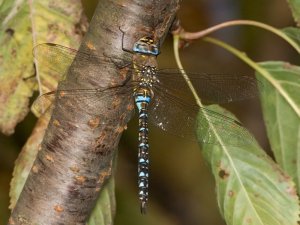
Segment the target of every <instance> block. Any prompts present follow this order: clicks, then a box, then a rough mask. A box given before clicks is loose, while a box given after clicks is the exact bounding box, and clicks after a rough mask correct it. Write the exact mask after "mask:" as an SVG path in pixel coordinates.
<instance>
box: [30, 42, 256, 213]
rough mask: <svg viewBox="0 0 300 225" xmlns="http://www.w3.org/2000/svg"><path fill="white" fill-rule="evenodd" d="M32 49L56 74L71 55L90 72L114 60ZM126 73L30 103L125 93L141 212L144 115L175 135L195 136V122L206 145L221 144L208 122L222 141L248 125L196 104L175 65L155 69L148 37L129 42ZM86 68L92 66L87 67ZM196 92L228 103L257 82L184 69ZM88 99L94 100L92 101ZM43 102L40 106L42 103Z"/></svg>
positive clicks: (240, 141) (145, 176)
mask: <svg viewBox="0 0 300 225" xmlns="http://www.w3.org/2000/svg"><path fill="white" fill-rule="evenodd" d="M34 52H38V53H39V54H38V55H42V56H43V58H39V57H36V59H37V61H38V62H40V64H41V65H45V66H47V67H49V68H50V69H52V70H55V71H56V72H57V73H62V74H64V73H66V72H67V69H66V67H68V66H69V65H70V64H71V63H72V61H73V59H74V57H76V58H77V60H79V61H80V62H81V64H88V63H90V64H95V66H94V67H92V68H93V70H95V71H92V72H97V73H99V74H101V68H102V67H103V66H107V65H115V62H111V58H107V57H105V56H99V55H96V54H90V53H87V52H83V51H76V50H74V49H71V48H67V47H64V46H61V45H57V44H51V43H44V44H40V45H38V46H36V47H35V49H34ZM131 52H132V64H131V66H130V69H131V75H130V79H129V80H128V82H126V84H124V85H122V86H111V87H109V88H88V89H72V88H71V89H60V88H58V89H57V90H56V91H52V92H48V93H45V94H43V95H41V96H40V97H39V98H38V99H37V100H36V101H35V102H34V104H33V108H34V110H35V111H43V112H44V111H45V110H44V109H45V108H47V107H49V105H50V104H51V102H52V101H53V100H54V99H55V96H66V95H68V96H70V97H74V98H88V97H89V96H97V97H99V99H100V98H102V99H103V98H104V99H105V98H107V97H109V96H110V93H111V90H114V89H115V90H122V91H119V93H120V94H121V95H124V96H130V98H131V100H132V102H133V103H134V104H135V106H136V108H137V111H138V118H139V131H138V138H139V139H138V141H139V144H138V189H139V190H138V196H139V200H140V208H141V212H142V213H146V205H147V202H148V187H149V142H148V134H149V129H148V120H149V121H150V123H151V124H153V125H155V126H157V127H159V128H161V129H162V130H164V131H167V132H170V133H173V134H175V135H178V136H180V137H184V138H188V139H193V140H196V136H195V133H196V132H195V126H196V125H197V124H199V125H200V126H205V127H202V129H206V130H207V135H204V137H200V139H199V137H198V138H197V141H198V142H201V143H205V144H220V143H219V142H218V140H216V138H214V136H213V135H210V132H211V130H210V129H209V125H207V123H203V124H202V122H204V121H207V117H209V121H210V124H212V125H213V126H214V129H215V130H217V131H218V132H220V133H222V134H224V135H226V137H228V138H227V139H228V141H227V142H226V145H248V144H251V143H252V142H253V140H249V136H248V135H246V134H247V130H246V129H245V128H243V127H242V125H241V124H240V123H239V122H238V121H236V120H234V119H232V118H229V117H227V116H225V115H222V114H219V113H217V112H215V111H212V110H209V109H207V108H206V107H200V106H199V105H197V104H196V103H195V100H194V96H193V95H192V93H191V91H190V89H189V87H188V85H187V83H186V82H185V80H184V78H183V77H182V74H181V72H182V71H180V70H178V69H158V64H157V56H158V55H159V53H160V52H159V48H158V45H157V44H155V43H154V40H153V38H152V37H148V36H145V37H142V38H140V39H139V40H137V41H136V42H135V43H134V46H133V48H132V51H131ZM89 72H91V71H89ZM187 74H188V76H189V79H190V80H191V82H192V84H193V86H194V88H195V90H196V91H197V94H198V96H200V98H201V100H202V101H203V102H205V103H210V104H212V103H229V102H232V101H239V100H244V99H248V98H252V97H256V96H257V95H258V87H259V85H260V84H259V82H258V81H257V80H256V79H255V78H254V77H249V76H243V75H232V74H227V75H226V74H205V73H187ZM91 104H93V103H91ZM42 105H43V106H44V109H43V110H42V109H41V108H42V107H41V106H42Z"/></svg>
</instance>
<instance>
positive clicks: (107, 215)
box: [87, 176, 116, 225]
mask: <svg viewBox="0 0 300 225" xmlns="http://www.w3.org/2000/svg"><path fill="white" fill-rule="evenodd" d="M115 209H116V203H115V182H114V177H113V176H112V177H111V178H110V179H109V181H108V182H107V183H106V184H105V186H104V188H103V190H101V192H100V195H99V197H98V200H97V203H96V205H95V207H94V209H93V212H92V214H91V216H90V218H89V221H88V223H87V224H88V225H99V224H113V220H114V215H115Z"/></svg>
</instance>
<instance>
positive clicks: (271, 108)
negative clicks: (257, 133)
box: [257, 62, 300, 193]
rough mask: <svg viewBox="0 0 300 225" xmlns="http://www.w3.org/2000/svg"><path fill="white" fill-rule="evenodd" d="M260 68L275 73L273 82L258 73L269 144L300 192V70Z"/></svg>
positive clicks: (284, 65) (280, 64)
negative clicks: (262, 89)
mask: <svg viewBox="0 0 300 225" xmlns="http://www.w3.org/2000/svg"><path fill="white" fill-rule="evenodd" d="M259 65H260V66H261V67H263V68H264V69H265V70H267V71H268V72H269V73H270V74H272V82H270V80H267V79H265V78H264V77H263V76H261V75H260V74H257V77H258V79H259V80H260V81H261V82H262V84H263V87H264V91H263V94H262V95H261V103H262V109H263V115H264V120H265V122H266V128H267V133H268V137H269V141H270V144H271V147H272V150H273V152H274V155H275V158H276V161H277V162H278V163H279V164H280V165H281V167H282V168H283V169H284V170H285V171H286V172H287V173H288V174H289V175H290V176H291V177H292V178H293V179H294V181H295V183H296V184H297V188H298V193H300V192H299V191H300V171H299V169H298V165H299V163H300V162H299V160H300V158H299V155H300V115H299V111H300V67H298V66H293V65H290V64H289V63H285V62H264V63H259ZM272 83H273V84H274V83H275V84H276V86H274V85H273V84H272ZM282 93H286V95H283V94H282ZM297 109H298V112H297Z"/></svg>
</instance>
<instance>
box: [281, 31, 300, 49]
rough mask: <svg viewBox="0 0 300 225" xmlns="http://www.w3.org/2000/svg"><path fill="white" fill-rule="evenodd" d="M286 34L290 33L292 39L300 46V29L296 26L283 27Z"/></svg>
mask: <svg viewBox="0 0 300 225" xmlns="http://www.w3.org/2000/svg"><path fill="white" fill-rule="evenodd" d="M282 32H284V33H285V34H286V35H288V36H289V37H290V38H291V39H293V40H294V42H295V43H297V45H298V46H300V29H299V28H296V27H286V28H283V29H282Z"/></svg>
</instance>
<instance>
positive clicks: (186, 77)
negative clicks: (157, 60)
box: [173, 35, 203, 107]
mask: <svg viewBox="0 0 300 225" xmlns="http://www.w3.org/2000/svg"><path fill="white" fill-rule="evenodd" d="M173 38H174V41H173V49H174V56H175V60H176V63H177V66H178V68H179V69H180V71H181V74H182V76H183V78H184V80H185V81H186V83H187V85H188V86H189V88H190V90H191V92H192V93H193V96H194V98H195V100H196V103H197V105H198V106H200V107H203V105H202V103H201V100H200V98H199V96H198V94H197V91H196V89H195V88H194V86H193V84H192V82H191V80H190V78H189V77H188V75H187V74H186V73H185V70H184V69H183V66H182V64H181V60H180V57H179V51H178V49H179V38H180V37H179V36H178V35H174V36H173Z"/></svg>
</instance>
